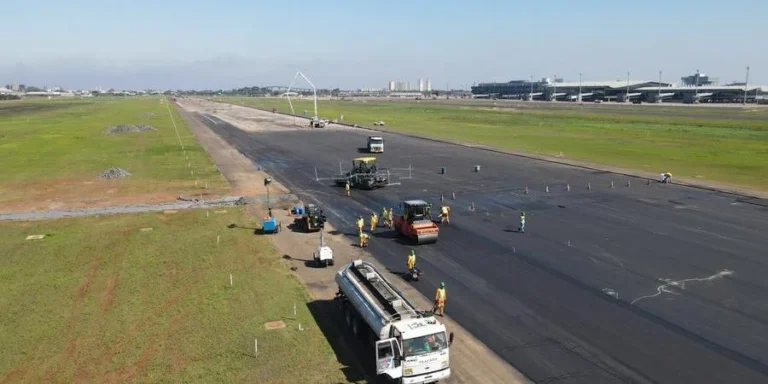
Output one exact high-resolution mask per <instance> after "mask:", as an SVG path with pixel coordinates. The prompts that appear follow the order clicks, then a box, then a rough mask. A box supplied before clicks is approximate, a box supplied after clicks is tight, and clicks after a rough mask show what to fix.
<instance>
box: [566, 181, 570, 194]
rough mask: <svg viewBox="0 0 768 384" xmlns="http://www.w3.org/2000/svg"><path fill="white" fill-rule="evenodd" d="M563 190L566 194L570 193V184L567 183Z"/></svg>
mask: <svg viewBox="0 0 768 384" xmlns="http://www.w3.org/2000/svg"><path fill="white" fill-rule="evenodd" d="M565 190H566V191H568V192H570V191H571V184H570V183H568V184H567V185H566V186H565Z"/></svg>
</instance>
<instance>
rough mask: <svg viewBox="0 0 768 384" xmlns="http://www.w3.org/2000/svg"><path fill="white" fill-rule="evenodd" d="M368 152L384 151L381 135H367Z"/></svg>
mask: <svg viewBox="0 0 768 384" xmlns="http://www.w3.org/2000/svg"><path fill="white" fill-rule="evenodd" d="M367 147H368V152H370V153H384V138H383V137H381V136H368V145H367Z"/></svg>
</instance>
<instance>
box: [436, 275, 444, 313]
mask: <svg viewBox="0 0 768 384" xmlns="http://www.w3.org/2000/svg"><path fill="white" fill-rule="evenodd" d="M445 299H446V293H445V283H444V282H442V281H441V282H440V287H439V288H437V291H436V292H435V308H434V312H435V314H437V315H440V316H443V314H444V313H445Z"/></svg>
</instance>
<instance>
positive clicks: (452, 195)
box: [451, 192, 456, 200]
mask: <svg viewBox="0 0 768 384" xmlns="http://www.w3.org/2000/svg"><path fill="white" fill-rule="evenodd" d="M451 197H452V198H453V199H454V200H456V192H451Z"/></svg>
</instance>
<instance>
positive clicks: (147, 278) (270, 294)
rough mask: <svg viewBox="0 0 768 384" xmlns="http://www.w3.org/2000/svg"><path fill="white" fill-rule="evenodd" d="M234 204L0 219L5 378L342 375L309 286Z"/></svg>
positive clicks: (213, 379) (310, 378) (297, 378)
mask: <svg viewBox="0 0 768 384" xmlns="http://www.w3.org/2000/svg"><path fill="white" fill-rule="evenodd" d="M227 211H228V212H226V213H214V211H210V217H207V216H206V212H205V211H202V210H199V211H180V212H178V213H175V214H170V213H169V214H163V213H147V214H139V215H118V216H103V217H89V218H77V219H61V220H53V221H39V222H25V223H21V222H18V223H0V239H2V241H0V255H2V257H1V258H0V292H2V295H0V344H2V346H3V347H2V348H0V382H4V383H6V382H8V383H10V382H13V383H15V382H28V383H49V382H66V383H73V382H99V383H102V382H126V381H132V382H156V383H161V382H162V383H166V382H199V383H220V382H227V383H229V382H250V383H338V382H345V381H346V380H345V376H344V373H342V371H341V369H342V368H343V367H342V366H341V365H340V363H339V362H338V361H337V360H336V357H335V356H334V353H333V350H332V349H331V347H330V345H329V344H328V342H327V341H326V339H325V338H324V337H323V334H322V332H321V331H320V330H319V329H318V327H317V325H316V324H315V322H314V320H313V317H312V315H311V314H310V312H309V311H308V309H307V306H306V305H305V304H306V303H307V302H308V301H309V297H308V295H307V293H306V291H305V290H304V289H303V287H302V286H301V284H300V283H299V282H298V281H297V280H296V279H295V278H294V277H293V276H292V275H291V274H290V272H289V271H288V270H287V269H286V268H285V266H284V265H283V264H282V262H281V261H280V258H279V255H278V253H276V251H275V250H274V248H273V247H272V246H271V245H270V243H269V240H268V238H266V237H259V236H254V235H253V230H252V229H248V228H240V227H237V228H228V226H229V224H230V223H236V224H238V225H239V226H243V227H253V226H254V225H255V224H254V220H253V219H252V217H251V216H250V215H248V214H247V213H246V212H245V211H244V209H242V208H227ZM142 228H152V230H151V231H142ZM32 234H47V237H46V238H44V239H42V240H25V237H26V236H28V235H32ZM217 236H220V243H219V245H218V246H217V240H216V238H217ZM230 274H232V276H233V281H234V286H233V287H230V286H229V275H230ZM294 303H296V304H297V308H298V316H297V319H293V305H294ZM273 320H283V321H284V322H285V323H286V325H287V327H286V328H283V329H276V330H269V331H268V330H265V327H264V323H265V322H268V321H273ZM298 323H301V324H302V326H303V328H304V331H298V330H297V326H298ZM254 338H258V344H259V354H258V355H257V357H254V356H253V350H254Z"/></svg>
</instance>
